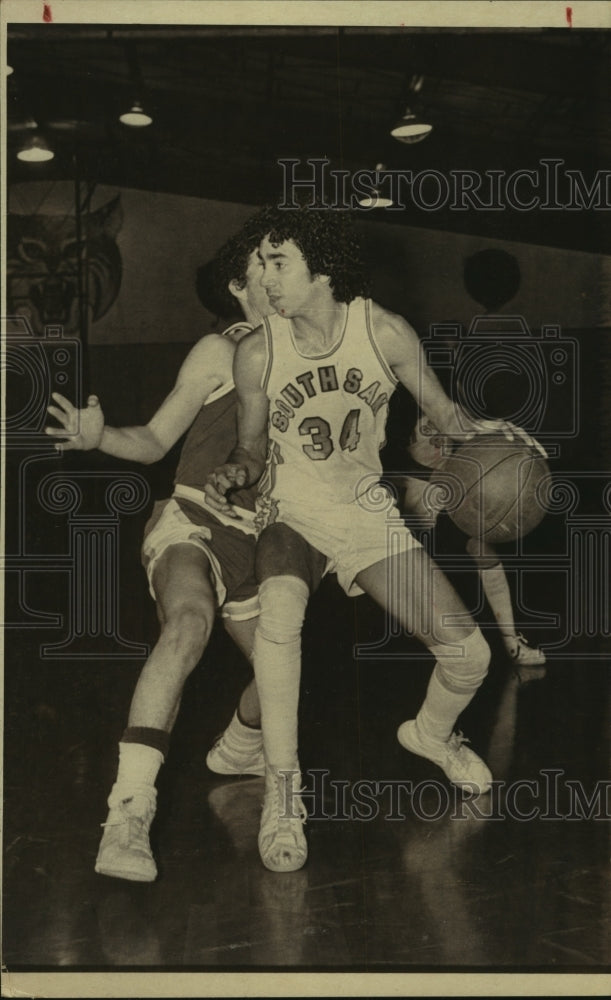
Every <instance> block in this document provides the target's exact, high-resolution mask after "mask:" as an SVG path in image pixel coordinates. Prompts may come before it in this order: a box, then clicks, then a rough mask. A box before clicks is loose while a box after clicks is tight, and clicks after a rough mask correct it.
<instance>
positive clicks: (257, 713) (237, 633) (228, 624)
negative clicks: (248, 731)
mask: <svg viewBox="0 0 611 1000" xmlns="http://www.w3.org/2000/svg"><path fill="white" fill-rule="evenodd" d="M223 624H224V626H225V631H226V632H227V634H228V635H230V636H231V638H232V639H233V641H234V642H235V644H236V646H237V647H238V649H240V650H241V651H242V652H243V654H244V656H245V657H246V659H247V660H248V662H249V663H252V659H253V649H254V645H255V631H256V628H257V619H256V618H248V619H247V620H246V621H234V619H233V618H224V619H223ZM238 715H239V717H240V719H241V721H242V722H243V723H245V724H246V725H247V726H253V727H256V728H260V725H261V709H260V707H259V696H258V694H257V685H256V684H255V681H254V678H253V679H252V680H251V681H250V683H249V684H248V685H247V686H246V687H245V688H244V690H243V691H242V694H241V697H240V702H239V704H238Z"/></svg>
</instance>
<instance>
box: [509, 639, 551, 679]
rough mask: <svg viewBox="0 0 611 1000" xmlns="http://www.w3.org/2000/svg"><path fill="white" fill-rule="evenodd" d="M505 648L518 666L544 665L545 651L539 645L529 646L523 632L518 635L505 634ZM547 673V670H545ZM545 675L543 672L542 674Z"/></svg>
mask: <svg viewBox="0 0 611 1000" xmlns="http://www.w3.org/2000/svg"><path fill="white" fill-rule="evenodd" d="M504 641H505V648H506V649H507V652H508V653H509V655H510V657H511V659H512V660H513V662H514V664H515V666H516V667H543V666H544V664H545V653H544V652H543V650H542V649H539V648H538V646H529V645H528V641H527V639H525V638H524V636H523V635H522V633H521V632H518V634H517V635H516V636H505V637H504ZM543 673H545V671H543ZM541 676H543V674H542V675H541Z"/></svg>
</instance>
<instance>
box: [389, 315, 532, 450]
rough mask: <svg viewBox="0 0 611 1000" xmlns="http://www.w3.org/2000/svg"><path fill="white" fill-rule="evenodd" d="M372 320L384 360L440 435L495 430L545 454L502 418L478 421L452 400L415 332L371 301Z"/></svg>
mask: <svg viewBox="0 0 611 1000" xmlns="http://www.w3.org/2000/svg"><path fill="white" fill-rule="evenodd" d="M372 319H373V324H374V329H375V332H376V338H377V341H378V345H379V347H380V349H381V351H382V354H383V356H384V359H385V361H386V363H387V364H388V365H389V367H390V368H392V370H393V372H394V373H395V375H396V377H397V378H398V379H399V381H400V382H401V383H402V384H403V385H404V386H405V387H406V389H408V390H409V391H410V392H411V394H412V396H414V398H415V399H416V401H417V403H418V404H419V405H420V408H421V409H422V410H423V411H424V413H425V414H426V415H427V417H429V418H430V419H431V420H432V421H433V423H434V424H435V426H436V427H437V428H438V430H439V431H440V432H441V433H442V434H447V435H448V437H451V438H452V439H453V440H455V441H464V440H465V439H468V438H470V437H473V435H474V434H491V433H494V432H495V431H496V432H500V433H502V434H504V435H505V437H506V438H507V440H508V441H512V440H513V439H514V437H519V438H521V439H522V440H523V441H525V442H526V444H529V445H532V446H533V447H535V448H537V450H538V451H540V452H541V454H543V455H546V452H545V450H544V449H543V448H542V447H541V445H540V444H539V443H538V442H537V441H536V440H535V439H534V438H532V437H531V436H530V435H529V434H527V433H526V431H523V430H522V429H521V428H519V427H516V426H515V425H514V424H511V423H509V422H508V421H506V420H478V419H476V418H475V417H472V416H471V415H470V414H469V413H467V411H466V410H464V409H463V408H462V407H460V406H458V404H457V403H454V402H453V401H452V400H451V399H450V398H449V396H447V395H446V393H445V392H444V390H443V387H442V385H441V383H440V381H439V379H438V378H437V375H436V374H435V372H434V371H433V369H432V368H431V366H430V365H429V364H428V362H427V360H426V356H425V354H424V351H423V348H422V344H421V343H420V339H419V337H418V334H417V333H416V331H415V330H414V328H413V327H412V326H410V324H409V323H408V322H407V320H405V319H403V317H402V316H398V315H396V314H394V313H390V312H387V310H385V309H382V308H381V307H380V306H377V305H375V304H374V307H373V315H372Z"/></svg>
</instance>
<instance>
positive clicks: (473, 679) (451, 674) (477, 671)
mask: <svg viewBox="0 0 611 1000" xmlns="http://www.w3.org/2000/svg"><path fill="white" fill-rule="evenodd" d="M430 651H431V653H433V655H434V656H435V657H436V659H437V663H436V665H435V673H436V674H437V676H438V678H439V681H440V683H441V684H443V686H444V687H445V688H446V689H447V690H448V691H453V692H455V693H456V694H466V693H468V692H469V691H473V690H475V689H476V688H478V687H479V685H480V684H481V683H482V681H483V680H484V678H485V676H486V674H487V673H488V665H489V663H490V647H489V646H488V643H487V642H486V640H485V639H484V637H483V635H482V633H481V630H480V629H479V628H476V629H475V631H474V632H472V633H471V635H468V636H467V638H466V639H459V640H458V641H457V642H456V643H455V644H454V647H452V646H446V645H443V646H432V647H431V650H430Z"/></svg>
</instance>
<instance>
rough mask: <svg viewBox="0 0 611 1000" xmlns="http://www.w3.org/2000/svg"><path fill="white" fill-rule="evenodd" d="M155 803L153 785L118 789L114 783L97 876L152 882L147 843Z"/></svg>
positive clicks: (154, 871) (154, 868)
mask: <svg viewBox="0 0 611 1000" xmlns="http://www.w3.org/2000/svg"><path fill="white" fill-rule="evenodd" d="M156 802H157V790H156V788H154V787H153V785H137V786H133V787H131V788H126V787H125V786H124V787H123V788H120V787H119V786H118V785H117V784H114V785H113V787H112V790H111V793H110V796H109V798H108V805H109V807H110V812H109V813H108V818H107V820H106V822H105V823H102V826H103V827H104V833H103V835H102V840H101V842H100V849H99V851H98V856H97V858H96V862H95V870H96V872H98V874H99V875H111V876H112V877H113V878H125V879H129V880H130V881H132V882H154V880H155V879H156V878H157V865H156V864H155V859H154V858H153V853H152V851H151V845H150V843H149V829H150V826H151V822H152V820H153V816H154V815H155V808H156Z"/></svg>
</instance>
